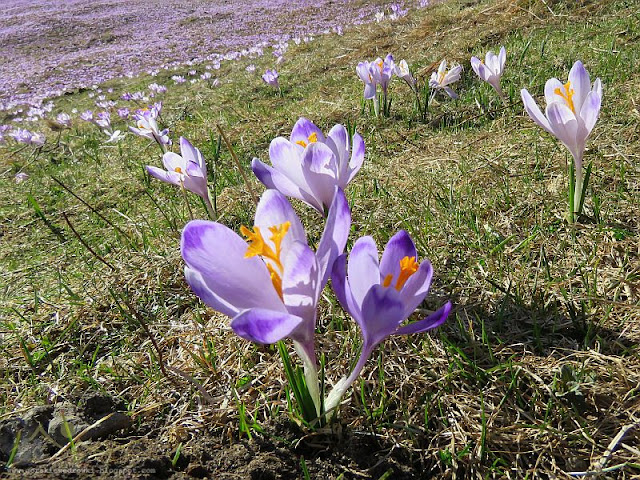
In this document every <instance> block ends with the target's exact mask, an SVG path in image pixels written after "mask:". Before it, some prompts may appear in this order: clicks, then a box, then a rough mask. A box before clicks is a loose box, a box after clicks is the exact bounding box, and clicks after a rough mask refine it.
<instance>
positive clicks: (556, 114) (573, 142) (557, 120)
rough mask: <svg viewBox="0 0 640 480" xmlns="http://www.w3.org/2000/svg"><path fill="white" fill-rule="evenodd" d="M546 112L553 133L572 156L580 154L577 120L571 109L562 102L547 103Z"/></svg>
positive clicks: (575, 156)
mask: <svg viewBox="0 0 640 480" xmlns="http://www.w3.org/2000/svg"><path fill="white" fill-rule="evenodd" d="M546 113H547V118H548V119H549V126H550V127H551V130H552V131H553V134H554V135H555V136H556V137H557V138H558V140H560V141H561V142H562V143H564V145H565V146H566V147H567V148H568V149H569V151H570V152H571V154H572V155H573V157H574V158H577V157H578V156H581V154H582V152H581V151H580V149H579V148H578V147H579V144H578V141H577V134H578V121H577V120H576V117H575V115H574V114H573V112H572V111H571V109H570V108H569V107H567V106H566V105H565V104H563V103H552V104H551V105H547V112H546ZM583 143H584V142H583Z"/></svg>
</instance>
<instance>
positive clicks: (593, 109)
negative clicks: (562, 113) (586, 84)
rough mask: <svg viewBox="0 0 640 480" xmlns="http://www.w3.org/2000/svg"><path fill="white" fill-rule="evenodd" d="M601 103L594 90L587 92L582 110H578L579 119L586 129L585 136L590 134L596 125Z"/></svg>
mask: <svg viewBox="0 0 640 480" xmlns="http://www.w3.org/2000/svg"><path fill="white" fill-rule="evenodd" d="M601 102H602V99H601V97H600V95H598V94H597V93H596V91H595V90H594V91H591V92H589V95H587V98H586V99H585V101H584V103H583V104H582V110H580V118H581V119H582V122H583V123H584V128H585V129H586V134H587V135H589V134H590V133H591V130H593V126H594V125H595V124H596V120H598V115H599V114H600V104H601Z"/></svg>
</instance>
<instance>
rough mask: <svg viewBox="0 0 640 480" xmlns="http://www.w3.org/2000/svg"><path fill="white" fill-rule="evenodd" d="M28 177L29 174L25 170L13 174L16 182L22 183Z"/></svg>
mask: <svg viewBox="0 0 640 480" xmlns="http://www.w3.org/2000/svg"><path fill="white" fill-rule="evenodd" d="M28 178H29V175H28V174H27V173H25V172H18V173H16V174H15V175H14V177H13V181H14V182H16V183H22V182H24V181H26V180H27V179H28Z"/></svg>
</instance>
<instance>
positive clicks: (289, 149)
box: [251, 117, 364, 214]
mask: <svg viewBox="0 0 640 480" xmlns="http://www.w3.org/2000/svg"><path fill="white" fill-rule="evenodd" d="M269 158H270V160H271V165H272V166H271V167H270V166H268V165H266V164H264V163H263V162H261V161H260V160H259V159H257V158H254V159H253V161H252V162H251V168H252V169H253V173H255V175H256V176H257V177H258V180H260V181H261V182H262V183H263V184H264V185H265V186H266V187H267V188H271V189H275V190H278V191H280V192H281V193H283V194H284V195H286V196H288V197H293V198H297V199H299V200H302V201H303V202H305V203H307V204H309V205H310V206H312V207H313V208H315V209H316V210H318V211H319V212H320V213H323V214H324V213H325V209H326V208H328V207H329V205H331V202H332V200H333V192H334V190H335V187H340V188H341V189H343V190H344V189H345V187H346V186H347V184H348V183H349V182H350V181H351V180H352V179H353V177H355V175H356V173H358V170H360V167H361V166H362V162H363V161H364V140H362V137H361V136H360V135H359V134H358V133H354V135H353V138H351V139H350V138H349V134H348V132H347V129H346V128H345V127H344V126H343V125H339V124H338V125H335V126H334V127H333V128H332V129H331V130H330V131H329V134H328V135H327V136H326V137H325V136H324V134H323V133H322V131H321V130H320V129H319V128H318V127H317V126H316V125H314V123H313V122H311V121H310V120H307V119H306V118H304V117H302V118H300V119H299V120H298V121H297V122H296V124H295V125H294V126H293V130H292V131H291V137H290V139H289V140H287V139H286V138H284V137H278V138H275V139H274V140H272V141H271V144H270V145H269Z"/></svg>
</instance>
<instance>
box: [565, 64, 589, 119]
mask: <svg viewBox="0 0 640 480" xmlns="http://www.w3.org/2000/svg"><path fill="white" fill-rule="evenodd" d="M569 81H570V82H571V88H573V91H574V94H573V105H574V108H575V110H576V112H580V111H581V110H582V104H583V103H584V101H585V99H586V98H587V95H588V94H589V92H590V91H591V79H590V78H589V72H587V70H586V69H585V68H584V65H583V64H582V62H581V61H580V60H578V61H577V62H576V63H574V64H573V67H571V70H570V71H569Z"/></svg>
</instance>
